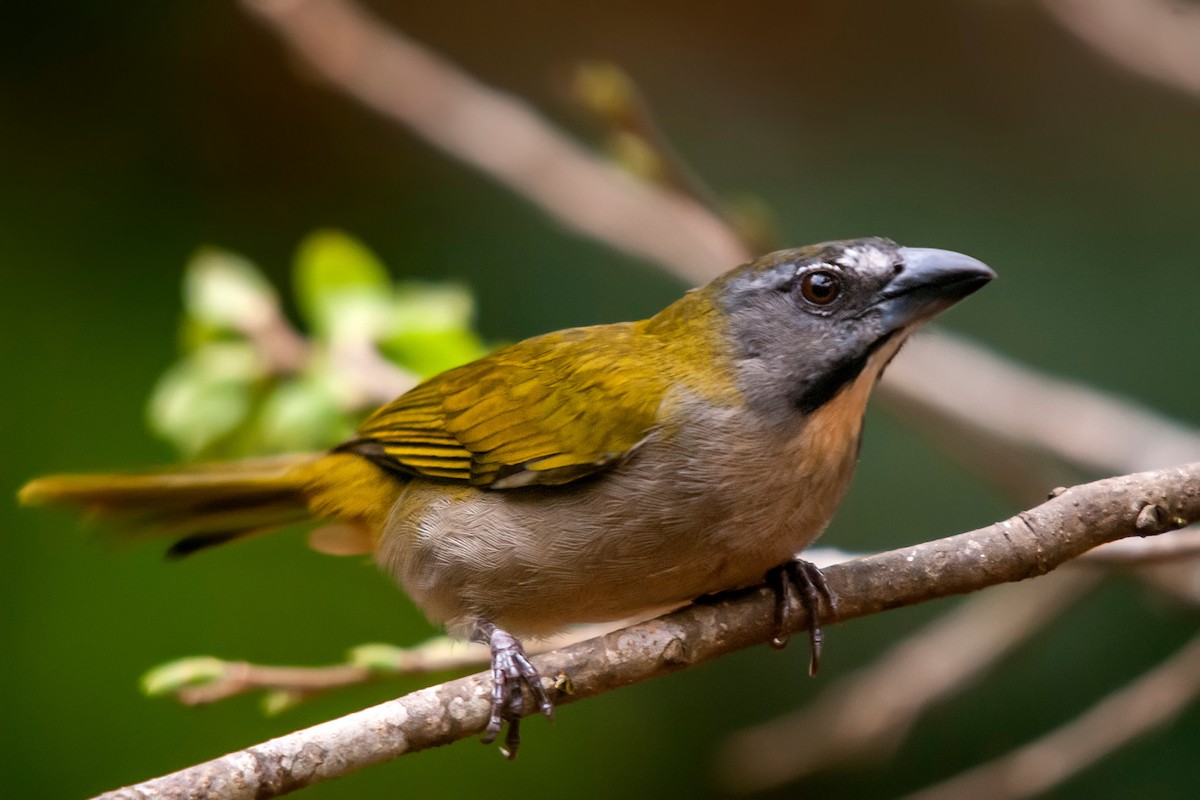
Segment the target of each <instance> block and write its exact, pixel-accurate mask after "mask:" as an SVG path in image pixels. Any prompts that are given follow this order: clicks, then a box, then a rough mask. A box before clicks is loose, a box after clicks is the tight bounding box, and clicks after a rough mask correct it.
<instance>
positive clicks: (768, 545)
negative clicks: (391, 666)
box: [21, 238, 994, 752]
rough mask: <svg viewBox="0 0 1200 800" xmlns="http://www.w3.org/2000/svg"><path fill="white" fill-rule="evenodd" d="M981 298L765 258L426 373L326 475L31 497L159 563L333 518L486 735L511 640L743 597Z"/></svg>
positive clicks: (825, 507)
mask: <svg viewBox="0 0 1200 800" xmlns="http://www.w3.org/2000/svg"><path fill="white" fill-rule="evenodd" d="M993 277H994V273H993V272H992V271H991V270H990V269H988V267H986V266H985V265H984V264H982V263H980V262H979V261H976V260H975V259H973V258H970V257H968V256H964V255H960V254H958V253H952V252H948V251H944V250H931V249H923V248H908V247H899V246H898V245H896V244H895V243H893V242H891V241H889V240H887V239H880V238H872V239H858V240H853V241H842V242H830V243H826V244H818V245H813V246H810V247H803V248H800V249H796V250H784V251H781V252H778V253H772V254H770V255H766V256H763V257H762V258H760V259H758V260H757V261H754V262H752V263H750V264H745V265H743V266H740V267H738V268H736V269H734V270H732V271H731V272H728V273H726V274H725V275H722V276H721V277H719V278H717V279H716V280H714V281H713V282H712V283H710V284H708V285H707V286H705V287H703V288H701V289H696V290H693V291H690V292H688V293H687V294H685V295H684V296H683V297H682V298H681V299H679V300H678V301H676V302H675V303H672V304H671V305H669V306H667V308H665V309H664V310H662V311H661V312H659V313H658V314H656V315H655V316H653V317H651V318H650V319H647V320H642V321H640V322H627V323H617V324H612V325H597V326H593V327H587V328H572V329H569V330H563V331H558V332H555V333H549V334H546V335H543V336H537V337H534V338H532V339H527V340H525V341H523V342H519V343H517V344H514V345H512V346H510V347H506V348H504V349H502V350H499V351H497V352H495V353H492V354H491V355H489V356H486V357H484V358H481V359H479V360H478V361H475V362H473V363H470V364H467V365H465V366H462V367H458V368H456V369H452V370H449V371H447V372H444V373H442V374H440V375H437V376H435V377H433V378H430V379H429V380H427V381H425V382H424V383H422V384H420V385H419V386H417V387H416V388H414V389H413V390H411V391H409V392H408V393H406V394H404V395H403V396H401V397H400V398H398V399H397V400H395V401H394V402H392V403H391V404H389V405H387V406H384V407H383V408H381V409H379V410H378V411H376V412H375V413H374V414H373V415H372V416H371V417H370V418H369V419H368V420H367V421H366V422H365V423H364V424H363V425H362V427H361V428H360V429H359V431H358V433H357V434H356V435H355V436H354V438H353V439H351V440H350V441H347V442H345V443H343V444H341V445H339V446H338V447H335V448H334V449H333V450H331V451H329V452H327V453H323V454H305V455H296V456H288V457H283V458H275V459H269V460H254V461H244V462H235V463H228V464H215V465H208V466H198V467H185V468H182V469H178V470H170V471H159V472H152V473H146V474H137V475H67V476H54V477H47V478H42V479H39V480H36V481H33V482H32V483H30V484H28V485H27V486H25V487H24V489H23V490H22V491H21V499H22V500H24V501H27V502H46V503H61V504H64V505H71V506H76V507H80V508H83V509H86V510H88V511H92V512H96V513H98V514H100V515H106V516H115V517H117V519H118V522H124V523H127V524H126V525H125V529H126V530H133V529H143V530H144V529H152V530H156V531H159V532H161V533H164V534H166V535H172V536H175V537H177V538H178V539H179V542H178V543H177V544H176V545H175V548H174V552H176V553H184V552H190V551H191V550H194V549H197V548H199V547H203V546H207V545H209V544H214V543H219V542H223V541H226V540H229V539H232V538H236V537H239V536H243V535H247V534H249V533H257V532H260V531H262V530H264V529H270V528H274V527H279V526H282V525H284V524H286V523H292V522H295V521H298V520H301V519H305V518H311V517H317V518H321V519H329V520H335V521H337V523H338V524H340V526H341V529H342V530H343V531H351V532H353V533H354V534H356V535H357V536H359V537H360V538H362V539H363V540H365V542H366V543H367V545H368V547H369V548H370V549H371V550H372V551H373V552H374V554H375V559H376V561H377V562H378V563H379V565H380V566H381V567H382V568H383V569H384V570H385V571H386V572H388V573H389V574H391V575H393V576H395V578H396V579H397V580H398V581H399V582H400V584H401V585H402V586H403V587H404V589H405V591H407V592H408V594H409V595H410V596H411V597H412V598H413V600H414V601H415V602H416V603H417V605H419V606H420V607H421V608H422V609H423V610H424V611H425V613H426V614H427V615H428V616H429V617H430V619H431V620H433V621H435V622H440V623H443V624H445V626H446V627H447V629H448V630H449V631H450V632H451V633H454V634H457V635H460V636H469V637H471V638H473V639H475V640H478V641H482V642H485V643H487V644H489V645H490V646H491V651H492V659H493V676H494V680H495V681H496V691H495V692H494V696H493V713H492V719H491V723H490V725H489V738H491V737H494V736H495V735H496V733H497V732H498V731H499V728H500V726H501V723H502V720H503V719H505V718H510V719H512V720H513V722H512V723H511V724H510V741H509V752H512V751H515V745H516V731H515V726H516V722H515V721H516V719H518V718H519V714H520V712H521V705H522V699H521V684H522V683H524V684H527V685H528V686H529V687H530V689H531V690H532V691H533V693H534V696H535V697H536V698H537V700H538V702H539V704H540V705H541V707H542V710H543V711H544V712H546V713H547V714H548V713H550V711H551V704H550V700H549V698H548V696H547V694H546V692H545V691H544V690H543V688H542V685H541V682H540V679H539V678H538V676H537V673H536V672H535V671H534V670H533V668H532V667H531V666H530V665H529V663H528V661H527V660H526V659H525V657H524V654H523V652H522V649H521V645H520V642H519V640H518V639H517V638H516V637H517V636H528V635H542V634H548V633H551V632H553V631H556V630H557V629H559V628H561V627H563V626H565V625H568V624H571V623H578V622H594V621H602V620H613V619H620V618H625V617H629V616H632V615H635V614H638V613H640V612H645V611H647V610H650V609H657V608H662V607H669V606H672V605H678V604H680V603H683V602H687V601H689V600H692V599H694V598H696V597H699V596H701V595H705V594H709V593H713V592H718V591H722V590H728V589H733V588H738V587H743V586H748V585H751V584H754V583H757V582H759V581H761V580H763V577H764V574H766V573H767V572H768V571H770V570H772V569H773V568H776V567H780V566H781V565H785V564H788V563H790V562H791V560H792V559H794V558H795V556H796V554H797V553H798V552H799V551H800V550H801V549H802V548H804V547H805V546H807V545H808V544H809V543H810V542H812V541H813V539H815V538H816V537H817V536H818V535H819V534H820V533H821V531H822V530H823V529H824V528H825V526H826V525H827V524H828V523H829V520H830V518H831V516H832V515H833V513H834V510H835V508H836V507H837V505H838V503H839V502H840V500H841V498H842V495H843V494H844V492H845V491H846V488H847V486H848V484H849V482H850V477H851V474H852V473H853V471H854V466H855V462H856V461H857V458H858V451H859V439H860V435H861V431H862V420H863V412H864V409H865V407H866V403H867V397H868V395H869V394H870V391H871V388H872V386H874V384H875V381H876V379H877V378H878V377H879V375H880V373H881V371H882V370H883V368H884V367H885V366H886V365H887V363H888V361H889V360H890V359H891V358H892V356H894V355H895V354H896V351H897V350H898V349H899V348H900V346H901V344H902V343H903V342H904V340H905V338H906V337H907V336H908V335H909V333H911V332H912V331H913V329H914V328H916V327H917V326H918V325H920V324H921V323H923V322H925V321H926V320H928V319H929V318H930V317H932V316H934V315H935V314H937V313H938V312H940V311H942V310H943V309H945V308H947V307H948V306H950V305H952V304H953V303H955V302H956V301H958V300H960V299H961V298H963V297H965V296H966V295H968V294H970V293H971V292H973V291H975V290H976V289H978V288H979V287H981V286H982V285H983V284H985V283H986V282H988V281H989V280H991V279H992V278H993Z"/></svg>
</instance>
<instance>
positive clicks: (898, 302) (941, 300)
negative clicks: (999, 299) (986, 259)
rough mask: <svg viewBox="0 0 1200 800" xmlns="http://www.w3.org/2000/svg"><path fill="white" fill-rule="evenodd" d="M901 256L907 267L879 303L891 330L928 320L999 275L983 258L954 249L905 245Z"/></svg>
mask: <svg viewBox="0 0 1200 800" xmlns="http://www.w3.org/2000/svg"><path fill="white" fill-rule="evenodd" d="M900 256H901V258H902V259H903V262H902V267H903V269H901V270H900V272H898V273H897V274H896V276H895V277H894V278H892V280H891V282H890V283H888V285H887V286H885V287H883V289H882V291H880V293H879V302H877V303H875V308H878V309H880V310H881V311H882V312H883V322H884V326H885V328H886V329H887V330H888V331H896V330H899V329H901V328H906V327H909V326H910V325H915V324H917V323H921V322H924V321H925V320H927V319H929V318H930V317H933V316H935V315H937V314H939V313H941V312H942V311H944V310H946V309H947V308H949V307H950V306H952V305H954V304H955V303H957V302H958V301H959V300H962V299H963V298H964V297H966V296H967V295H969V294H971V293H972V292H974V291H975V290H976V289H979V288H980V287H982V286H983V285H984V284H985V283H987V282H988V281H990V280H991V279H992V278H994V277H996V273H995V272H992V270H991V268H990V267H988V266H987V265H986V264H984V263H983V262H982V261H979V260H977V259H974V258H971V257H970V256H965V255H963V254H962V253H955V252H953V251H950V250H935V249H933V248H929V247H901V248H900Z"/></svg>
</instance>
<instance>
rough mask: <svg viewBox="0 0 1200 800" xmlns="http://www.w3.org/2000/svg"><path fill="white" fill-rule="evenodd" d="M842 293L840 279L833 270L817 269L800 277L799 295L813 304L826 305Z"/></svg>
mask: <svg viewBox="0 0 1200 800" xmlns="http://www.w3.org/2000/svg"><path fill="white" fill-rule="evenodd" d="M841 293H842V279H841V278H840V277H839V276H838V275H837V274H836V273H833V272H826V271H824V270H818V271H816V272H810V273H808V274H807V275H805V276H804V277H803V278H801V279H800V295H801V296H802V297H803V298H804V299H805V300H807V301H808V302H810V303H812V304H813V305H814V306H827V305H829V304H830V303H832V302H833V301H834V300H837V298H838V295H839V294H841Z"/></svg>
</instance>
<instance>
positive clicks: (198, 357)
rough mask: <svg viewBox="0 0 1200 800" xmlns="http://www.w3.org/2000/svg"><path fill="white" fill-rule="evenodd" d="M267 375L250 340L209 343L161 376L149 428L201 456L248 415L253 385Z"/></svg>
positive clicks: (153, 396)
mask: <svg viewBox="0 0 1200 800" xmlns="http://www.w3.org/2000/svg"><path fill="white" fill-rule="evenodd" d="M262 377H263V368H262V364H261V362H260V361H259V359H258V356H257V355H256V354H255V352H254V349H253V348H252V347H251V346H250V345H249V344H246V343H244V342H214V343H210V344H206V345H204V346H202V347H201V348H200V349H198V350H196V351H195V352H194V353H191V354H190V355H188V356H186V357H185V358H183V359H182V360H181V361H178V362H176V363H175V364H174V365H172V366H171V368H170V369H168V370H167V371H166V373H164V374H163V376H162V377H161V378H159V380H158V384H157V385H156V386H155V387H154V392H153V393H152V394H151V396H150V402H149V405H148V408H147V415H148V418H149V423H150V427H151V428H152V429H153V430H154V431H155V432H156V433H158V434H159V435H160V436H162V437H164V438H166V439H167V440H169V441H171V442H172V443H173V444H174V445H175V446H176V447H178V448H179V449H180V450H181V451H182V452H183V453H184V454H185V455H188V456H196V455H198V454H199V453H200V452H201V451H202V450H204V449H205V448H206V447H208V446H209V445H211V444H213V443H214V442H216V441H217V440H218V439H220V438H221V437H222V436H225V435H226V434H228V433H230V432H231V431H233V430H234V429H235V428H237V426H238V425H240V424H241V423H242V422H243V421H244V420H245V419H246V417H247V416H248V415H249V414H250V411H251V406H252V394H253V385H254V383H255V382H256V381H258V380H259V379H261V378H262Z"/></svg>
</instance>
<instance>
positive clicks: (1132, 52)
mask: <svg viewBox="0 0 1200 800" xmlns="http://www.w3.org/2000/svg"><path fill="white" fill-rule="evenodd" d="M1042 5H1043V6H1045V7H1046V10H1047V11H1049V12H1050V16H1052V17H1054V18H1055V19H1057V20H1058V22H1059V23H1060V24H1061V25H1062V26H1063V27H1064V28H1066V29H1067V30H1069V31H1071V33H1073V34H1075V35H1076V36H1078V37H1079V38H1080V39H1082V40H1083V41H1085V42H1087V43H1088V44H1090V45H1091V46H1092V47H1094V48H1096V49H1097V50H1099V51H1100V52H1101V53H1103V54H1104V55H1106V56H1108V57H1109V58H1111V59H1112V60H1114V61H1116V62H1117V63H1118V64H1121V65H1123V66H1125V67H1127V68H1128V69H1131V70H1133V71H1134V72H1138V73H1141V74H1142V75H1145V76H1146V77H1148V78H1152V79H1154V80H1157V81H1160V82H1162V83H1165V84H1167V85H1168V86H1173V87H1175V88H1176V89H1182V90H1183V91H1185V92H1189V93H1191V94H1194V95H1195V94H1200V10H1198V9H1197V8H1196V5H1195V3H1186V2H1180V1H1179V0H1042Z"/></svg>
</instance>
